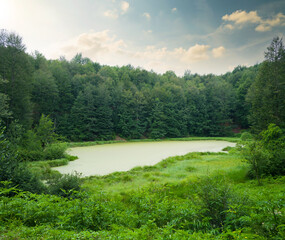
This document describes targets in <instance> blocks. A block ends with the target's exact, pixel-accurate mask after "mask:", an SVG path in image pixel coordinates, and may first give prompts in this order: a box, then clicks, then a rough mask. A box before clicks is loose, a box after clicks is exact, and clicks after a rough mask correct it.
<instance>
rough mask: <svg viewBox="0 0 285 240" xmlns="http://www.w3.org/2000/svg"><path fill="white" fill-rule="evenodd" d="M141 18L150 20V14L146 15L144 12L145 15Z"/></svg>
mask: <svg viewBox="0 0 285 240" xmlns="http://www.w3.org/2000/svg"><path fill="white" fill-rule="evenodd" d="M143 16H144V17H145V18H146V19H147V20H150V19H151V16H150V14H149V13H147V12H145V13H144V14H143Z"/></svg>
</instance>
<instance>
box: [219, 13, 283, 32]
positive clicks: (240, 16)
mask: <svg viewBox="0 0 285 240" xmlns="http://www.w3.org/2000/svg"><path fill="white" fill-rule="evenodd" d="M222 19H223V20H224V21H227V22H232V23H233V24H234V26H236V27H238V28H242V27H243V26H245V25H246V24H249V23H251V24H257V26H256V28H255V30H256V31H258V32H266V31H270V30H271V29H272V28H273V27H276V26H285V15H284V14H282V13H278V14H276V15H275V16H273V17H272V19H270V18H268V19H262V18H261V17H260V16H259V15H258V13H257V11H250V12H246V11H242V10H237V11H235V12H233V13H232V14H230V15H228V14H226V15H225V16H223V17H222ZM234 26H233V25H231V24H227V25H225V26H224V27H225V28H228V29H233V28H234Z"/></svg>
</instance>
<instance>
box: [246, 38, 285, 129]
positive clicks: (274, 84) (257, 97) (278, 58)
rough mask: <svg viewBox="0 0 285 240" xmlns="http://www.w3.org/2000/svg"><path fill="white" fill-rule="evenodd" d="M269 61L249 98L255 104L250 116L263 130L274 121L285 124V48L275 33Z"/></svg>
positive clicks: (252, 88)
mask: <svg viewBox="0 0 285 240" xmlns="http://www.w3.org/2000/svg"><path fill="white" fill-rule="evenodd" d="M265 58H266V60H265V62H264V63H262V65H261V68H260V71H259V72H258V75H257V77H256V79H255V81H254V82H253V84H252V85H251V87H250V90H249V93H248V96H247V99H248V102H249V104H250V105H251V109H250V115H249V120H250V122H251V124H252V127H253V130H254V131H255V132H257V133H260V132H261V131H262V130H264V129H265V128H266V127H267V126H268V125H269V124H270V123H275V124H277V125H278V126H280V127H281V128H283V127H284V126H285V125H284V124H285V71H284V69H285V67H284V66H285V49H284V46H283V41H282V39H280V38H279V37H275V38H274V39H273V40H272V42H271V45H270V46H269V47H268V48H267V52H265Z"/></svg>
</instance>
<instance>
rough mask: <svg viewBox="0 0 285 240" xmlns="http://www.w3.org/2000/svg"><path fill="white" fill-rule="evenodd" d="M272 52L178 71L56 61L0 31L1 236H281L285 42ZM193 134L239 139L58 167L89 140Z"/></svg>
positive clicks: (276, 41) (284, 222) (284, 217)
mask: <svg viewBox="0 0 285 240" xmlns="http://www.w3.org/2000/svg"><path fill="white" fill-rule="evenodd" d="M264 57H265V59H264V61H263V62H262V63H259V64H256V65H254V66H251V67H246V66H237V67H236V68H235V69H234V70H233V71H231V72H227V73H225V74H222V75H213V74H208V75H199V74H196V73H195V74H193V73H192V72H191V71H190V70H186V71H185V73H184V75H183V76H177V75H176V74H175V73H174V72H173V71H167V72H165V73H164V74H158V73H155V72H154V71H146V70H144V69H142V68H139V67H138V68H135V67H133V66H132V65H127V66H122V67H119V66H107V65H100V64H99V63H97V62H93V61H92V60H90V59H89V58H85V57H83V56H82V54H81V53H78V54H76V56H74V58H73V59H71V60H70V61H68V60H66V59H65V57H61V58H60V59H57V60H48V59H46V58H45V56H44V55H43V54H41V53H40V52H37V51H35V52H34V53H31V54H29V53H27V52H26V47H25V45H24V44H23V40H22V37H21V36H19V35H18V34H16V33H13V32H9V31H7V30H1V32H0V154H1V155H0V238H1V239H284V237H285V234H284V232H285V192H284V187H285V178H284V175H285V167H284V166H285V134H284V133H285V47H284V45H283V40H282V38H279V37H274V38H273V40H272V42H271V44H270V45H269V46H268V48H267V49H265V53H264ZM205 67H206V66H205ZM191 137H201V139H203V137H204V138H205V139H206V138H210V137H212V138H211V139H218V138H219V137H225V139H227V140H228V141H235V142H237V146H236V147H235V148H231V149H226V150H227V151H228V153H189V154H186V155H184V156H176V157H170V158H167V159H165V160H163V161H162V162H161V163H159V164H157V165H155V166H152V167H150V166H149V167H138V168H134V169H132V170H131V171H128V172H117V173H113V174H110V175H106V176H102V177H99V176H94V177H89V178H80V176H79V174H77V173H75V174H67V175H61V174H59V173H58V172H55V171H53V170H51V167H54V166H58V165H64V164H67V163H68V161H72V160H74V159H76V156H70V155H68V154H66V149H67V148H68V147H69V146H80V144H81V143H82V144H88V143H87V142H90V143H91V144H93V143H94V142H95V144H96V143H107V142H108V141H109V142H112V141H116V140H122V139H123V140H127V141H128V140H134V139H139V140H141V141H146V140H163V139H173V138H178V139H190V138H191ZM72 144H73V145H72ZM194 162H196V163H195V164H196V165H195V164H194V165H193V163H194ZM203 162H207V163H208V164H209V165H208V166H209V167H208V170H207V171H209V169H210V170H211V173H210V174H209V173H207V172H205V171H204V170H203V171H202V170H201V169H203V168H202V165H203V164H202V163H203ZM215 164H218V166H219V167H217V166H216V165H215ZM212 169H213V171H212ZM167 171H168V172H167ZM169 172H170V173H171V174H170V173H169ZM193 173H195V174H196V173H197V176H198V177H197V176H196V175H195V176H196V177H195V176H194V175H193ZM1 236H2V237H1Z"/></svg>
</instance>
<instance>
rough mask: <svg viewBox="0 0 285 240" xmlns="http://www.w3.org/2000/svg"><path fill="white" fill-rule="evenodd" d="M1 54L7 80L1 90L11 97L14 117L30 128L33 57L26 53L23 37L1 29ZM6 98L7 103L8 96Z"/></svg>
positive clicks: (0, 65)
mask: <svg viewBox="0 0 285 240" xmlns="http://www.w3.org/2000/svg"><path fill="white" fill-rule="evenodd" d="M0 56H1V58H0V77H1V78H2V79H5V80H7V83H6V84H4V85H3V88H2V87H1V88H2V90H1V92H2V93H5V94H6V95H7V96H8V98H9V109H10V111H11V113H12V117H13V118H14V119H17V120H19V122H20V124H22V125H24V126H25V127H26V128H29V127H30V126H31V123H32V103H31V83H32V65H31V57H30V56H28V55H27V54H26V53H25V45H24V44H23V43H22V38H21V37H20V36H18V35H17V34H15V33H9V32H7V31H5V30H1V32H0ZM4 98H5V99H6V103H7V97H4ZM2 99H3V95H2ZM5 99H4V101H5ZM2 101H3V100H2Z"/></svg>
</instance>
